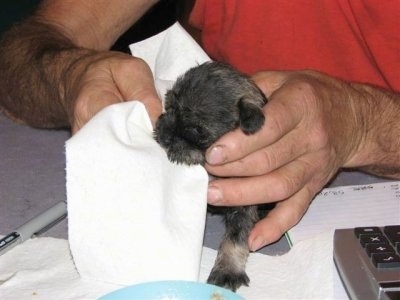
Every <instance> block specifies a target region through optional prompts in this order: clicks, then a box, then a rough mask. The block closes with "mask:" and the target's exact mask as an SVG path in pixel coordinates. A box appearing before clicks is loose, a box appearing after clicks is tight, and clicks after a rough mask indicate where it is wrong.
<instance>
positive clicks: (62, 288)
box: [0, 233, 333, 300]
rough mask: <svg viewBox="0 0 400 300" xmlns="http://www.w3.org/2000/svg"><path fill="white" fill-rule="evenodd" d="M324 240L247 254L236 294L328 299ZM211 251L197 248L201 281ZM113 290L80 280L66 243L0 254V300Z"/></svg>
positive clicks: (43, 242)
mask: <svg viewBox="0 0 400 300" xmlns="http://www.w3.org/2000/svg"><path fill="white" fill-rule="evenodd" d="M330 236H331V234H330V233H323V234H320V235H318V236H316V237H315V238H313V239H309V240H306V241H303V242H300V243H299V244H297V245H295V246H294V248H293V249H292V250H291V251H290V252H289V253H287V254H285V255H283V256H276V257H274V256H268V255H263V254H252V255H251V256H250V258H249V261H248V264H247V273H248V275H249V276H250V280H251V281H250V287H242V288H240V289H239V290H238V294H239V295H241V296H243V297H244V298H245V299H248V300H252V299H254V300H258V299H332V268H333V264H332V256H331V253H332V249H331V248H332V243H330ZM216 253H217V251H216V250H212V249H209V248H204V249H203V255H202V259H201V261H202V263H201V270H200V281H202V282H205V280H206V278H207V276H208V274H209V272H210V270H211V268H212V266H213V264H214V260H215V257H216ZM3 281H4V282H3ZM119 288H121V286H119V285H115V284H110V283H106V282H99V281H96V280H84V279H82V278H81V277H80V276H79V274H78V273H77V271H76V269H75V268H74V263H73V261H72V259H71V256H70V253H69V251H68V243H67V241H66V240H61V239H53V238H37V239H33V240H30V241H27V242H26V243H24V244H22V245H19V246H17V247H15V248H14V249H13V251H10V252H8V253H6V254H5V255H3V256H0V299H9V300H11V299H16V300H17V299H18V300H20V299H35V300H48V299H97V298H99V297H100V296H103V295H105V294H107V293H109V292H111V291H114V290H116V289H119Z"/></svg>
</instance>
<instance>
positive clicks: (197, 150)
mask: <svg viewBox="0 0 400 300" xmlns="http://www.w3.org/2000/svg"><path fill="white" fill-rule="evenodd" d="M265 103H266V98H265V96H264V95H263V94H262V93H261V91H260V90H259V89H258V87H257V86H256V85H255V84H254V83H253V82H252V81H251V80H250V79H249V78H248V77H246V76H245V75H243V74H241V73H239V72H237V71H236V70H234V69H232V68H231V67H229V66H227V65H224V64H221V63H217V62H208V63H204V64H202V65H199V66H197V67H194V68H192V69H190V70H188V71H187V72H186V73H185V74H184V75H183V76H181V77H180V78H178V80H177V81H176V83H175V85H174V86H173V87H172V89H171V90H169V91H168V92H167V93H166V97H165V113H164V114H162V115H161V116H160V118H159V119H158V121H157V124H156V128H155V131H154V135H155V139H156V140H157V142H158V143H160V145H161V146H162V147H163V148H164V149H165V150H166V151H167V155H168V158H169V159H170V160H171V161H173V162H177V163H185V164H188V165H191V164H204V153H205V150H206V149H207V148H208V147H209V146H211V145H212V144H213V143H214V142H215V141H216V140H217V139H218V138H219V137H221V136H222V135H224V134H225V133H227V132H228V131H231V130H233V129H235V128H237V127H240V128H241V129H242V130H243V132H245V133H246V134H252V133H254V132H256V131H257V130H258V129H260V128H261V126H262V125H263V123H264V114H263V112H262V109H261V108H262V106H263V105H264V104H265Z"/></svg>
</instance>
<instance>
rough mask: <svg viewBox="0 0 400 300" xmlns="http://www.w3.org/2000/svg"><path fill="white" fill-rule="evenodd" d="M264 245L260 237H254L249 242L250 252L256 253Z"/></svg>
mask: <svg viewBox="0 0 400 300" xmlns="http://www.w3.org/2000/svg"><path fill="white" fill-rule="evenodd" d="M265 245H266V242H265V240H264V238H263V237H262V236H256V237H255V238H254V239H253V240H252V241H251V242H250V251H253V252H254V251H257V250H258V249H260V248H262V247H264V246H265Z"/></svg>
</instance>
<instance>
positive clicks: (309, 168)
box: [206, 71, 365, 251]
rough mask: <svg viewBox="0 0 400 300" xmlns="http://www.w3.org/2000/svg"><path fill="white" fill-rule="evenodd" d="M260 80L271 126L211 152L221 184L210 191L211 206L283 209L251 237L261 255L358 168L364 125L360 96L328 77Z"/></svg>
mask: <svg viewBox="0 0 400 300" xmlns="http://www.w3.org/2000/svg"><path fill="white" fill-rule="evenodd" d="M253 79H254V80H255V82H256V83H257V85H258V86H259V87H260V88H261V90H262V91H263V92H264V94H265V95H266V96H267V97H268V98H269V102H268V103H267V104H266V105H265V107H264V113H265V116H266V122H265V124H264V126H263V127H262V128H261V130H260V131H258V132H256V133H255V134H253V135H245V134H244V133H243V132H241V131H240V130H235V131H232V132H230V133H228V134H226V135H224V136H223V137H221V138H220V139H219V140H218V141H217V142H216V143H215V144H214V145H213V146H211V147H210V148H209V149H208V150H207V153H206V159H207V164H206V169H207V170H208V172H210V173H211V174H213V175H216V176H218V177H222V178H220V179H216V180H214V181H212V182H210V184H209V190H208V202H209V203H210V204H213V205H221V206H236V205H250V204H261V203H270V202H277V203H276V206H275V208H274V209H273V210H272V211H271V212H270V213H269V214H268V215H267V216H266V217H265V218H264V219H262V220H261V221H259V222H258V223H257V224H256V225H255V227H254V228H253V230H252V232H251V234H250V236H249V240H248V242H249V247H250V249H251V250H253V251H255V250H257V249H259V248H261V247H262V246H264V245H267V244H269V243H272V242H274V241H276V240H278V239H279V238H280V237H281V236H282V234H283V233H284V232H286V231H287V230H288V229H290V228H291V227H292V226H294V225H295V224H296V223H297V222H299V220H300V219H301V218H302V216H303V215H304V213H305V212H306V210H307V208H308V206H309V204H310V202H311V201H312V199H313V197H314V196H315V194H316V193H317V192H318V191H320V189H321V188H322V187H323V186H324V185H325V184H326V183H327V182H328V181H329V179H331V178H332V176H333V175H334V174H335V173H336V172H337V171H338V169H339V168H341V167H343V166H352V163H355V162H352V161H351V158H352V156H353V155H354V154H355V153H356V152H357V150H358V148H359V147H360V145H361V140H362V139H363V129H364V128H365V124H364V121H365V120H364V119H363V114H362V113H361V110H357V109H356V107H358V105H360V103H359V102H360V101H359V100H360V94H359V92H358V91H357V90H356V89H354V88H352V86H351V85H349V84H347V83H344V82H341V81H339V80H336V79H333V78H330V77H328V76H326V75H323V74H320V73H317V72H312V71H304V72H260V73H258V74H256V75H255V76H254V78H253ZM224 177H225V178H224ZM226 177H228V178H226Z"/></svg>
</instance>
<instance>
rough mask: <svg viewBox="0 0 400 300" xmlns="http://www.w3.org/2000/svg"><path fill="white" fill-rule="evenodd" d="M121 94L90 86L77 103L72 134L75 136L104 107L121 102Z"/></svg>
mask: <svg viewBox="0 0 400 300" xmlns="http://www.w3.org/2000/svg"><path fill="white" fill-rule="evenodd" d="M121 101H122V98H121V97H120V95H119V94H117V93H114V92H112V91H111V90H110V91H109V90H103V89H99V88H96V87H94V86H93V85H88V86H86V87H85V88H83V89H82V92H81V93H80V95H79V96H78V98H77V100H76V102H75V109H74V112H75V115H74V118H73V123H72V126H71V132H72V134H75V133H76V132H77V131H78V130H79V129H81V128H82V127H83V125H85V124H86V123H87V122H88V121H89V120H90V119H91V118H92V117H93V116H94V115H95V114H97V113H98V112H99V111H100V110H102V109H103V108H104V107H106V106H109V105H111V104H115V103H118V102H121Z"/></svg>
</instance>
